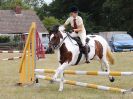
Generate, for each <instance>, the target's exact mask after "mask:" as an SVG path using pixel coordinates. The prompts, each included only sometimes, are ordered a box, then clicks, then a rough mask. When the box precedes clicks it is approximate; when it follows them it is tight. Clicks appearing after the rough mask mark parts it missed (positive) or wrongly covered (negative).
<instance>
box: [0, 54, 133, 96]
mask: <svg viewBox="0 0 133 99" xmlns="http://www.w3.org/2000/svg"><path fill="white" fill-rule="evenodd" d="M18 55H19V54H18ZM18 55H17V54H4V53H3V54H0V59H2V58H6V57H12V56H18ZM56 57H57V56H56V54H54V55H46V59H45V60H44V59H43V60H39V61H37V67H38V68H50V69H56V68H57V66H58V63H57V59H56ZM114 58H115V65H113V66H111V70H112V71H133V52H125V53H114ZM19 64H20V60H15V61H1V60H0V83H1V84H0V99H133V95H131V94H125V95H123V94H121V93H118V92H110V91H101V90H97V89H90V88H84V87H79V86H72V85H65V87H64V91H63V92H58V87H59V86H58V84H50V83H49V82H47V81H44V80H40V84H41V85H40V87H35V86H29V87H18V86H15V84H16V83H17V82H18V79H19V74H18V70H19ZM69 69H73V70H88V71H91V70H100V64H99V63H98V62H96V61H92V62H91V63H90V64H84V65H81V66H73V67H71V68H69ZM65 78H66V79H70V80H77V81H81V82H87V83H94V84H99V85H107V86H111V87H120V88H125V89H129V88H132V87H133V76H130V77H115V82H114V83H111V82H109V80H108V78H107V77H99V76H83V75H82V76H79V75H78V76H75V75H65Z"/></svg>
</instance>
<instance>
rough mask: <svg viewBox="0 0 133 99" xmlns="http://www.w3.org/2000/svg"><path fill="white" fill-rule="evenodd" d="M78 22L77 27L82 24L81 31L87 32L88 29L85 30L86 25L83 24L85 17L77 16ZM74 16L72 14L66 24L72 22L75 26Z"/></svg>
mask: <svg viewBox="0 0 133 99" xmlns="http://www.w3.org/2000/svg"><path fill="white" fill-rule="evenodd" d="M75 19H76V24H77V27H79V26H81V25H82V31H81V33H86V30H85V27H84V24H83V19H82V18H81V17H80V16H76V18H75ZM73 20H74V17H72V16H70V17H69V18H68V19H67V20H66V22H65V25H68V24H71V26H72V27H74V22H73Z"/></svg>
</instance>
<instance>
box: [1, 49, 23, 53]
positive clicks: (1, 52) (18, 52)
mask: <svg viewBox="0 0 133 99" xmlns="http://www.w3.org/2000/svg"><path fill="white" fill-rule="evenodd" d="M0 53H23V51H2V50H0Z"/></svg>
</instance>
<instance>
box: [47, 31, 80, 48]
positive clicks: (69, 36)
mask: <svg viewBox="0 0 133 99" xmlns="http://www.w3.org/2000/svg"><path fill="white" fill-rule="evenodd" d="M65 33H66V34H67V35H66V36H65V37H64V38H63V39H62V41H61V42H60V43H59V44H58V45H56V46H54V48H55V49H59V48H60V47H61V45H62V44H63V42H64V41H65V39H66V38H67V37H68V38H69V39H70V41H71V42H72V43H73V41H72V37H71V35H70V34H69V32H65ZM49 44H51V45H53V44H52V43H51V42H49ZM73 44H74V43H73ZM74 45H77V46H78V44H74Z"/></svg>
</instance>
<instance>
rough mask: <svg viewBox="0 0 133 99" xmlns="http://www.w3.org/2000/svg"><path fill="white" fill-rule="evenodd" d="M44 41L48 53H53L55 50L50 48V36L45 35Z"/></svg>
mask: <svg viewBox="0 0 133 99" xmlns="http://www.w3.org/2000/svg"><path fill="white" fill-rule="evenodd" d="M42 41H43V42H42V44H43V46H44V49H45V52H46V54H53V53H54V50H53V49H51V48H49V37H48V36H45V37H43V38H42Z"/></svg>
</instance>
